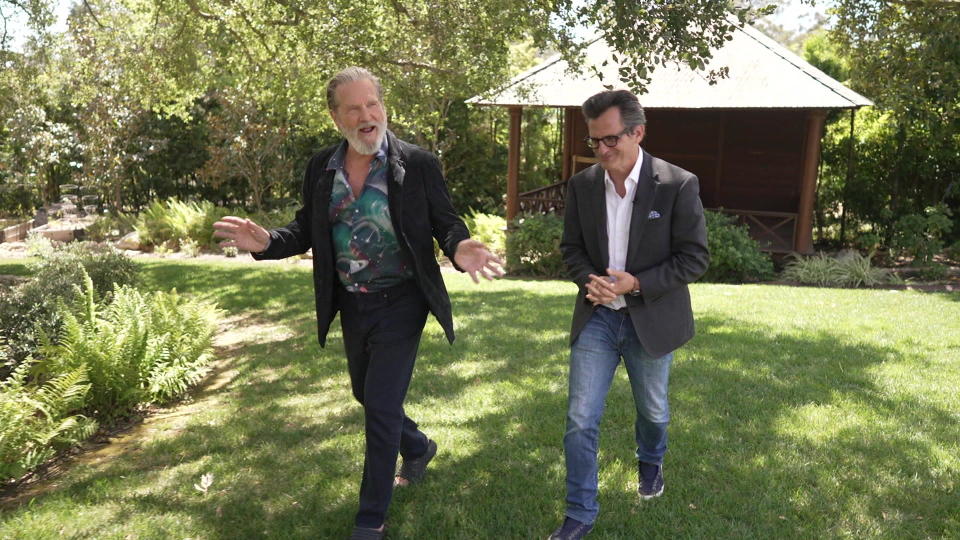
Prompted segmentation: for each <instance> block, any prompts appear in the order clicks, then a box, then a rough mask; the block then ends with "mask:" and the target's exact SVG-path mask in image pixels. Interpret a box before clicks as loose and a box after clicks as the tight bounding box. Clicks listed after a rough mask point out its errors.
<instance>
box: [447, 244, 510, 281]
mask: <svg viewBox="0 0 960 540" xmlns="http://www.w3.org/2000/svg"><path fill="white" fill-rule="evenodd" d="M453 262H455V263H457V266H459V267H460V268H463V270H464V271H465V272H467V273H468V274H470V277H471V278H472V279H473V282H474V283H480V280H479V279H477V274H480V275H481V276H483V277H484V278H485V279H487V280H492V279H493V278H495V277H500V276H502V275H503V261H501V260H500V257H497V256H496V255H494V254H493V253H491V252H490V250H489V249H487V246H486V245H484V244H483V242H479V241H477V240H474V239H473V238H467V239H466V240H463V241H461V242H460V243H459V244H457V251H456V253H454V254H453Z"/></svg>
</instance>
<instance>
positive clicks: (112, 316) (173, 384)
mask: <svg viewBox="0 0 960 540" xmlns="http://www.w3.org/2000/svg"><path fill="white" fill-rule="evenodd" d="M84 287H85V288H84V289H83V290H81V291H80V292H79V296H80V297H82V299H83V301H82V302H80V304H79V306H78V307H77V310H78V311H79V312H80V315H79V316H77V315H74V314H72V313H69V314H67V315H66V316H65V317H64V330H63V332H62V334H61V339H60V341H59V342H58V343H56V344H55V345H52V346H51V347H49V348H47V349H45V353H46V354H47V355H48V356H49V358H50V359H51V365H55V366H57V369H59V370H61V371H62V370H66V369H70V368H72V367H75V366H79V365H85V366H87V368H88V374H89V375H88V376H89V380H90V383H91V385H92V391H91V393H90V395H89V396H88V397H87V401H86V403H87V409H88V410H89V411H90V412H92V413H93V414H95V415H96V416H97V417H98V418H101V419H104V420H113V419H115V418H118V417H120V416H123V415H125V414H127V413H128V412H129V411H130V410H131V409H133V408H134V407H136V406H138V405H141V404H146V403H161V402H166V401H169V400H171V399H174V398H176V397H179V396H182V395H183V394H184V393H185V392H186V391H187V390H188V389H189V387H190V386H192V385H194V384H196V383H197V382H199V381H200V380H201V379H202V377H203V376H204V375H205V374H206V371H207V365H208V363H209V354H208V352H209V349H210V347H211V344H212V339H213V331H214V328H215V319H216V314H217V310H216V308H215V307H214V306H212V305H211V304H208V303H204V302H198V301H193V300H187V299H184V298H182V297H181V296H180V295H178V294H177V293H176V291H175V290H174V291H171V292H169V293H162V292H157V293H152V294H144V293H141V292H140V291H138V290H136V289H133V288H131V287H120V288H118V289H117V290H116V291H114V294H113V296H112V297H111V298H110V301H109V303H108V304H106V305H103V306H99V307H98V306H96V305H95V297H94V295H93V294H92V291H91V285H90V282H89V280H87V281H85V283H84Z"/></svg>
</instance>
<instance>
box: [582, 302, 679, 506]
mask: <svg viewBox="0 0 960 540" xmlns="http://www.w3.org/2000/svg"><path fill="white" fill-rule="evenodd" d="M621 358H623V363H624V365H625V366H626V368H627V375H628V376H629V378H630V388H631V389H632V390H633V401H634V404H635V405H636V408H637V421H636V426H635V429H636V441H637V454H636V455H637V459H638V460H640V461H643V462H646V463H653V464H658V465H659V464H661V463H663V455H664V453H665V452H666V451H667V424H668V423H669V421H670V409H669V406H668V404H667V382H668V379H669V378H670V363H671V361H672V360H673V353H669V354H667V355H665V356H661V357H659V358H655V357H652V356H650V355H649V354H647V353H646V351H644V349H643V346H642V345H641V344H640V341H639V340H638V339H637V333H636V332H635V331H634V329H633V325H632V323H631V321H630V315H629V314H628V313H627V312H626V311H623V312H619V311H613V310H610V309H607V308H605V307H600V308H597V310H596V311H595V312H594V313H593V316H592V317H591V318H590V320H589V321H588V322H587V324H586V326H585V327H584V328H583V331H582V332H581V333H580V335H579V336H578V337H577V341H576V342H575V343H574V344H573V347H572V349H571V351H570V391H569V401H568V406H567V431H566V434H565V435H564V436H563V448H564V454H565V456H566V461H567V511H566V514H567V516H569V517H571V518H573V519H575V520H577V521H580V522H582V523H593V522H594V520H596V518H597V513H598V512H599V511H600V505H599V503H598V502H597V449H598V447H599V442H600V419H601V417H603V409H604V405H605V402H606V398H607V392H608V391H609V390H610V384H611V383H612V382H613V374H614V372H615V371H616V369H617V365H619V364H620V359H621Z"/></svg>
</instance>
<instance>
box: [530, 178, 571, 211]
mask: <svg viewBox="0 0 960 540" xmlns="http://www.w3.org/2000/svg"><path fill="white" fill-rule="evenodd" d="M566 190H567V183H566V182H557V183H556V184H550V185H549V186H544V187H542V188H537V189H534V190H532V191H527V192H525V193H521V194H520V196H519V197H518V198H519V199H520V212H521V213H527V214H550V213H557V214H562V213H563V197H564V194H565V193H566Z"/></svg>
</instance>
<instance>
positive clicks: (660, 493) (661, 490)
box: [640, 487, 663, 501]
mask: <svg viewBox="0 0 960 540" xmlns="http://www.w3.org/2000/svg"><path fill="white" fill-rule="evenodd" d="M661 495H663V487H661V488H660V491H658V492H656V493H654V494H653V495H644V494H643V493H640V499H642V500H644V501H649V500H650V499H654V498H656V497H659V496H661Z"/></svg>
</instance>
